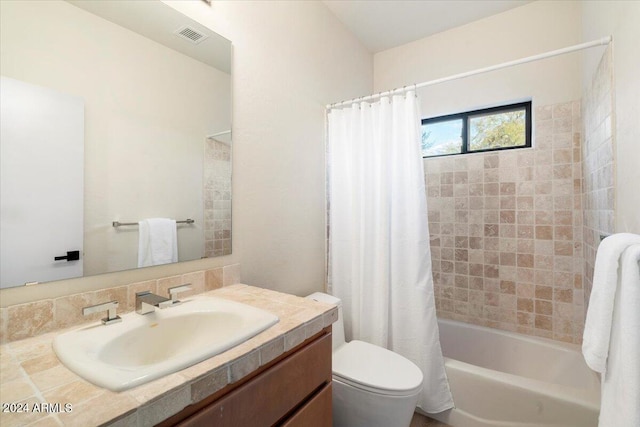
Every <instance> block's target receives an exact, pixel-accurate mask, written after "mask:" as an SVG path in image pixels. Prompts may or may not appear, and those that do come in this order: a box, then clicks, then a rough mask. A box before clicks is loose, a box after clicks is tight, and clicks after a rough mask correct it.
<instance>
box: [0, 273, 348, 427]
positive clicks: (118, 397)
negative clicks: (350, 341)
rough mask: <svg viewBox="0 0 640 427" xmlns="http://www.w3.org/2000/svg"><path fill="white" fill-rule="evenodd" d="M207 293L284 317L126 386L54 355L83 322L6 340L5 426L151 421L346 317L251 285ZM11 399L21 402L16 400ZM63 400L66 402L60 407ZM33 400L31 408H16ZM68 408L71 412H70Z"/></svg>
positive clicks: (2, 364) (0, 390)
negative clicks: (101, 383)
mask: <svg viewBox="0 0 640 427" xmlns="http://www.w3.org/2000/svg"><path fill="white" fill-rule="evenodd" d="M202 295H213V296H217V297H221V298H227V299H229V300H233V301H238V302H242V303H245V304H248V305H252V306H255V307H259V308H262V309H265V310H267V311H270V312H272V313H274V314H276V315H277V316H278V317H279V318H280V321H279V322H278V323H277V324H275V325H274V326H272V327H271V328H269V329H267V330H266V331H264V332H262V333H261V334H259V335H257V336H255V337H254V338H252V339H250V340H248V341H246V342H244V343H242V344H240V345H238V346H236V347H234V348H232V349H230V350H228V351H226V352H224V353H221V354H219V355H217V356H214V357H212V358H210V359H208V360H205V361H204V362H201V363H198V364H196V365H193V366H191V367H189V368H187V369H183V370H181V371H178V372H176V373H174V374H170V375H167V376H165V377H163V378H160V379H158V380H155V381H152V382H149V383H147V384H143V385H141V386H139V387H135V388H132V389H129V390H126V391H123V392H120V393H116V392H112V391H109V390H106V389H103V388H100V387H97V386H95V385H93V384H91V383H88V382H87V381H85V380H83V379H82V378H80V377H78V376H77V375H76V374H74V373H73V372H71V371H69V370H68V369H67V368H66V367H65V366H63V365H62V364H61V363H60V361H59V360H58V358H57V357H56V355H55V354H54V352H53V348H52V345H51V344H52V341H53V339H54V337H55V336H56V335H57V334H60V333H63V332H66V331H68V330H73V329H77V328H78V326H75V327H73V328H68V329H63V330H58V331H55V332H51V333H48V334H46V335H41V336H37V337H34V338H28V339H25V340H22V341H14V342H11V343H8V344H4V345H2V346H0V400H1V401H2V411H1V412H0V425H2V427H12V426H38V427H44V426H62V425H64V426H80V427H87V426H97V425H102V424H107V425H113V426H151V425H154V424H156V423H158V422H160V421H162V420H164V419H166V418H168V417H170V416H171V415H173V414H176V413H178V412H179V411H180V410H182V409H183V408H184V407H186V406H188V405H190V404H192V403H196V402H199V401H200V400H202V399H203V398H205V397H207V396H209V395H210V394H212V393H214V392H216V391H218V390H220V389H221V388H223V387H224V386H226V385H227V384H232V383H234V382H236V381H238V380H240V379H241V378H243V377H244V376H246V375H248V374H249V373H251V372H253V371H254V370H256V369H258V368H259V367H260V366H262V365H265V364H266V363H268V362H270V361H271V360H273V359H275V358H276V357H278V356H279V355H281V354H282V353H284V352H286V351H289V350H290V349H292V348H293V347H295V346H297V345H298V344H300V343H302V342H303V341H304V340H305V339H307V338H309V337H311V336H313V335H315V334H316V333H318V332H320V330H322V329H323V328H324V327H326V326H328V325H331V324H332V323H333V322H334V321H336V320H337V318H338V312H337V309H336V308H335V306H332V305H328V304H324V303H320V302H316V301H312V300H309V299H305V298H300V297H296V296H293V295H288V294H282V293H279V292H275V291H271V290H267V289H261V288H255V287H252V286H247V285H241V284H238V285H232V286H228V287H224V288H222V289H217V290H214V291H210V292H207V293H205V294H202ZM9 403H16V404H18V405H15V406H13V407H9V406H7V404H9ZM56 403H59V404H60V406H59V407H57V408H56V407H55V406H54V404H56ZM25 404H27V405H26V406H27V408H28V412H14V411H15V410H16V409H19V408H20V407H23V408H24V406H25ZM65 404H70V405H67V406H66V407H65ZM47 408H50V410H49V411H48V412H47V411H45V409H47ZM68 408H71V411H69V412H65V410H66V409H68ZM36 409H40V412H36V411H35V410H36ZM5 410H11V411H10V412H5Z"/></svg>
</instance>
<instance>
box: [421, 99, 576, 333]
mask: <svg viewBox="0 0 640 427" xmlns="http://www.w3.org/2000/svg"><path fill="white" fill-rule="evenodd" d="M581 127H582V122H581V111H580V102H579V101H574V102H568V103H562V104H556V105H547V106H539V107H537V108H535V114H534V138H535V140H534V144H533V147H534V148H525V149H517V150H505V151H500V152H489V153H478V154H470V155H463V156H450V157H440V158H431V159H427V160H425V174H426V179H427V199H428V209H429V228H430V232H431V251H432V259H433V273H434V282H435V297H436V308H437V311H438V316H441V317H445V318H453V319H457V320H461V321H464V322H469V323H475V324H481V325H485V326H490V327H494V328H499V329H506V330H513V331H518V332H521V333H525V334H530V335H536V336H542V337H547V338H552V339H556V340H560V341H566V342H573V343H579V342H581V339H582V331H583V327H584V296H583V262H584V261H583V255H582V220H583V218H582V215H583V214H582V200H581V195H582V190H581V186H582V182H581V178H582V169H581V152H580V145H581V135H580V132H581Z"/></svg>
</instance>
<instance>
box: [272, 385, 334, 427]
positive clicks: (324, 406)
mask: <svg viewBox="0 0 640 427" xmlns="http://www.w3.org/2000/svg"><path fill="white" fill-rule="evenodd" d="M331 417H332V412H331V383H329V384H327V385H326V386H324V387H323V388H322V390H320V391H319V392H318V393H317V394H316V395H315V396H313V398H311V400H309V401H308V402H307V403H306V404H305V405H304V406H303V407H302V408H300V410H299V411H298V412H296V413H295V414H293V415H292V416H291V418H289V419H288V420H287V421H285V422H284V423H283V424H282V427H331V425H332V424H333V421H332V419H331Z"/></svg>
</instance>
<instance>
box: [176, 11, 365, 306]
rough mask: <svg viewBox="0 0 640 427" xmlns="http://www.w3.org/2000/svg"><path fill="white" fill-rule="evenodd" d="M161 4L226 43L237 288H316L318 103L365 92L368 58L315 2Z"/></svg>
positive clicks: (321, 254)
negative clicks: (230, 47) (230, 64)
mask: <svg viewBox="0 0 640 427" xmlns="http://www.w3.org/2000/svg"><path fill="white" fill-rule="evenodd" d="M168 3H169V4H171V5H172V6H174V7H175V8H176V9H178V10H180V11H182V12H183V13H185V14H187V15H189V16H190V17H191V18H193V19H195V20H197V21H199V22H201V23H203V24H205V25H208V26H209V27H211V28H212V29H213V30H214V31H217V32H218V33H219V34H221V35H222V36H224V37H227V38H228V39H230V40H232V41H233V43H234V69H233V80H234V84H233V88H234V109H233V144H234V145H233V199H234V202H233V253H234V256H237V257H238V259H239V261H240V263H241V264H242V279H243V282H245V283H248V284H252V285H256V286H262V287H268V288H271V289H275V290H278V291H284V292H290V293H294V294H297V295H307V294H309V293H311V292H313V291H319V290H322V289H323V287H324V281H325V234H326V229H325V167H324V161H325V160H324V159H325V157H324V155H325V154H324V153H325V144H324V105H325V104H328V103H330V102H335V101H339V100H342V99H347V98H351V97H355V96H362V95H366V94H368V93H370V92H371V87H372V57H371V54H370V53H368V52H367V51H366V49H365V48H364V47H363V46H362V45H361V44H360V43H359V42H358V41H357V40H356V39H355V37H354V36H353V35H351V34H350V33H349V32H348V31H347V30H346V29H345V28H344V27H343V25H342V24H341V23H340V22H339V21H338V20H337V18H335V16H333V15H332V14H331V13H330V12H329V10H328V9H327V8H326V7H325V6H324V5H323V4H322V3H320V2H310V1H302V2H291V1H268V2H260V1H255V2H245V1H238V2H213V4H212V6H211V7H209V6H207V5H206V4H205V3H203V2H200V1H197V2H180V1H176V2H168Z"/></svg>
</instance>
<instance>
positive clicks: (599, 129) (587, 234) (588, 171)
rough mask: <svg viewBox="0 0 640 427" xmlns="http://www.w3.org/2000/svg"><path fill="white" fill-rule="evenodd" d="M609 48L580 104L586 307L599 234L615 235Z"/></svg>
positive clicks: (611, 74)
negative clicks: (582, 142)
mask: <svg viewBox="0 0 640 427" xmlns="http://www.w3.org/2000/svg"><path fill="white" fill-rule="evenodd" d="M611 62H612V59H611V47H608V48H607V50H606V51H605V52H604V54H603V55H602V59H601V60H600V64H599V65H598V68H597V70H596V72H595V74H594V76H593V79H592V81H591V84H590V85H589V87H587V88H586V90H585V93H584V97H583V105H582V111H583V113H582V115H583V122H582V125H583V130H584V135H585V137H584V144H583V146H582V158H583V159H584V161H583V165H582V169H583V174H584V185H583V190H584V195H583V199H584V228H583V232H584V236H583V239H584V261H585V265H584V276H585V284H584V297H585V307H587V306H588V302H589V297H590V295H591V286H592V283H591V279H592V277H593V267H594V265H595V260H596V249H597V248H598V244H599V243H600V235H605V236H606V235H609V234H612V233H613V232H614V223H613V218H614V203H615V202H614V196H615V194H614V167H613V165H614V157H613V128H614V123H613V121H614V120H613V117H614V115H613V99H612V96H613V95H612V94H613V92H612V90H611V87H612V79H613V73H612V68H611Z"/></svg>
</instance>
